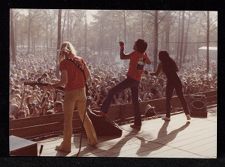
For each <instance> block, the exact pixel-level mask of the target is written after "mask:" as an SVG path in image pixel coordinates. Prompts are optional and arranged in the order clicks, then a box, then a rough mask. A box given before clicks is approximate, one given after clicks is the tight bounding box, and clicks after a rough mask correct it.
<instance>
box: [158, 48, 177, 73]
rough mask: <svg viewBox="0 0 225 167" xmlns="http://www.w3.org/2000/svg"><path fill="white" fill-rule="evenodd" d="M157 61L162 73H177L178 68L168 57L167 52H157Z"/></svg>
mask: <svg viewBox="0 0 225 167" xmlns="http://www.w3.org/2000/svg"><path fill="white" fill-rule="evenodd" d="M159 60H160V61H161V62H162V67H163V71H164V72H169V71H170V72H177V71H178V67H177V64H176V62H175V61H174V60H173V59H172V58H171V57H170V56H169V53H168V52H167V51H160V52H159Z"/></svg>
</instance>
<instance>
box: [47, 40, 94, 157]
mask: <svg viewBox="0 0 225 167" xmlns="http://www.w3.org/2000/svg"><path fill="white" fill-rule="evenodd" d="M59 56H60V58H59V59H60V64H59V69H60V71H61V80H60V81H59V82H57V83H55V84H52V85H50V86H49V88H56V87H59V86H62V85H65V91H64V106H63V108H64V134H63V141H62V143H61V145H60V146H57V147H56V150H58V151H62V152H67V153H68V152H71V137H72V118H73V111H74V107H77V109H78V112H79V116H80V118H81V120H84V122H83V125H84V128H85V131H86V135H87V138H88V141H89V144H90V145H95V144H97V136H96V132H95V129H94V127H93V124H92V122H91V120H90V118H89V117H88V115H87V113H86V93H85V83H86V80H87V79H90V72H89V70H88V67H87V65H86V63H85V62H84V60H83V59H82V58H81V57H79V56H77V55H76V52H75V49H74V47H73V46H72V44H71V43H70V42H64V43H63V44H62V45H61V51H60V54H59Z"/></svg>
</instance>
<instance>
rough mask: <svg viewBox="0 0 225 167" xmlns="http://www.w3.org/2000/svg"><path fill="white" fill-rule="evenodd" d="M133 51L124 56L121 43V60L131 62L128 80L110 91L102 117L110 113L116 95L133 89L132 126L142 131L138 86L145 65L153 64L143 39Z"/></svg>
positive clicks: (138, 41)
mask: <svg viewBox="0 0 225 167" xmlns="http://www.w3.org/2000/svg"><path fill="white" fill-rule="evenodd" d="M133 49H134V51H133V52H131V53H130V54H127V55H126V54H124V43H123V42H120V59H129V60H130V64H129V69H128V73H127V78H126V79H125V80H124V81H122V82H121V83H119V84H118V85H116V86H115V87H113V88H112V89H110V90H109V93H108V96H107V97H106V99H105V100H104V102H103V104H102V107H101V115H103V116H105V115H106V113H107V112H108V108H109V106H110V103H111V100H112V98H113V95H114V94H116V93H119V92H121V91H122V90H124V89H126V88H131V93H132V102H133V105H134V124H133V125H131V127H132V128H133V129H136V130H140V128H141V125H142V124H141V116H140V111H139V101H138V86H139V83H140V80H141V75H142V73H143V71H144V65H145V64H151V62H150V59H149V58H148V56H147V54H146V53H145V51H146V49H147V43H146V42H145V41H144V40H143V39H138V40H137V41H136V42H135V44H134V47H133Z"/></svg>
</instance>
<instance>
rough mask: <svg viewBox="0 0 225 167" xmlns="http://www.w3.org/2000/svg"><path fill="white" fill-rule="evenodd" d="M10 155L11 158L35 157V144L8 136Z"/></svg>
mask: <svg viewBox="0 0 225 167" xmlns="http://www.w3.org/2000/svg"><path fill="white" fill-rule="evenodd" d="M9 145H10V155H11V156H37V155H38V153H37V143H36V142H33V141H30V140H27V139H24V138H21V137H17V136H13V135H11V136H9Z"/></svg>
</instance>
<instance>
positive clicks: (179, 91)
mask: <svg viewBox="0 0 225 167" xmlns="http://www.w3.org/2000/svg"><path fill="white" fill-rule="evenodd" d="M174 89H175V90H176V94H177V96H178V98H179V99H180V102H181V104H182V107H183V109H184V113H185V114H186V115H187V114H190V112H189V109H188V106H187V103H186V101H185V99H184V95H183V91H182V84H181V83H167V85H166V117H168V118H170V112H171V104H170V101H171V97H172V95H173V91H174Z"/></svg>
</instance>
